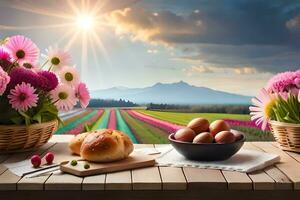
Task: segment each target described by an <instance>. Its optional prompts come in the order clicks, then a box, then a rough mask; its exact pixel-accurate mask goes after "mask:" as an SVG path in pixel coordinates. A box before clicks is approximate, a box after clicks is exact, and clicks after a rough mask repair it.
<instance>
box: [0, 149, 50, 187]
mask: <svg viewBox="0 0 300 200" xmlns="http://www.w3.org/2000/svg"><path fill="white" fill-rule="evenodd" d="M53 145H54V144H53V143H47V144H45V145H43V146H42V147H41V148H39V149H38V150H36V151H33V152H24V153H18V154H15V155H13V156H11V157H9V158H8V159H7V160H5V161H4V162H3V163H2V164H5V163H14V162H20V161H23V160H25V159H28V158H29V157H30V156H31V155H33V154H39V155H41V154H43V153H44V152H45V151H47V149H49V148H50V147H51V146H53ZM28 162H29V161H28ZM2 170H4V172H3V173H2V174H1V175H0V190H16V189H17V182H18V181H19V180H20V178H21V177H19V176H17V175H15V174H13V173H12V172H11V171H9V170H8V169H7V168H6V167H5V166H3V167H2Z"/></svg>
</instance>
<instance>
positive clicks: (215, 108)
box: [147, 103, 249, 114]
mask: <svg viewBox="0 0 300 200" xmlns="http://www.w3.org/2000/svg"><path fill="white" fill-rule="evenodd" d="M147 110H160V111H174V112H190V113H198V112H199V113H229V114H249V105H219V104H218V105H175V104H154V103H150V104H147Z"/></svg>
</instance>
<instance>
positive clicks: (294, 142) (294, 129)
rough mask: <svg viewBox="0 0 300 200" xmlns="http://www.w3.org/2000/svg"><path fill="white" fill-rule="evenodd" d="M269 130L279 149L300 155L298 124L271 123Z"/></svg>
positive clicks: (299, 125)
mask: <svg viewBox="0 0 300 200" xmlns="http://www.w3.org/2000/svg"><path fill="white" fill-rule="evenodd" d="M270 128H271V130H272V133H273V135H274V137H275V139H276V141H277V143H278V144H279V147H280V148H281V149H283V150H286V151H292V152H297V153H300V124H290V123H283V122H277V121H271V122H270Z"/></svg>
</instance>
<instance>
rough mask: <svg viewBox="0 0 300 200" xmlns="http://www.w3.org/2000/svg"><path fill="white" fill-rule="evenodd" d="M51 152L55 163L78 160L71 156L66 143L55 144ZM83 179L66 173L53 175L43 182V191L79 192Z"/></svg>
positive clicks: (77, 157)
mask: <svg viewBox="0 0 300 200" xmlns="http://www.w3.org/2000/svg"><path fill="white" fill-rule="evenodd" d="M51 151H52V152H54V153H55V155H56V162H58V163H60V162H62V161H66V160H73V159H79V156H76V155H73V154H71V152H70V151H69V149H68V143H57V144H56V145H55V146H54V147H53V148H51ZM82 181H83V178H81V177H76V176H73V175H70V174H66V173H62V172H60V173H54V174H52V175H51V176H50V177H49V178H48V179H47V180H46V182H45V186H44V188H45V190H81V184H82Z"/></svg>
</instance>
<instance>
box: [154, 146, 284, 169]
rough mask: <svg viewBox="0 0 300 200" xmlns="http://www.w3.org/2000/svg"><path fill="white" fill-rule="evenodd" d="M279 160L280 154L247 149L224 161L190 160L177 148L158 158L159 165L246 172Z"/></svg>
mask: <svg viewBox="0 0 300 200" xmlns="http://www.w3.org/2000/svg"><path fill="white" fill-rule="evenodd" d="M279 161H280V157H279V156H278V155H274V154H269V153H264V152H260V151H253V150H245V149H242V150H240V151H239V152H238V153H236V154H235V155H234V156H232V157H231V158H229V159H228V160H224V161H210V162H207V161H193V160H188V159H186V158H185V157H183V156H182V155H181V154H179V153H178V152H177V151H176V150H175V149H172V150H170V151H168V152H165V153H164V154H162V155H161V156H160V157H158V158H157V159H156V162H157V165H158V166H172V167H197V168H205V169H221V170H227V171H238V172H246V173H249V172H253V171H256V170H260V169H263V168H265V167H268V166H270V165H273V164H274V163H276V162H279Z"/></svg>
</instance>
